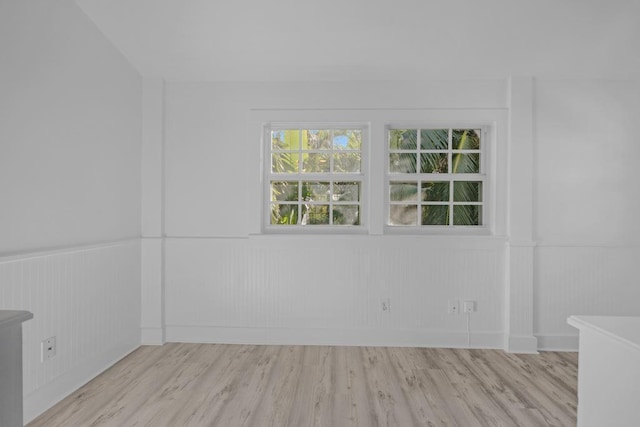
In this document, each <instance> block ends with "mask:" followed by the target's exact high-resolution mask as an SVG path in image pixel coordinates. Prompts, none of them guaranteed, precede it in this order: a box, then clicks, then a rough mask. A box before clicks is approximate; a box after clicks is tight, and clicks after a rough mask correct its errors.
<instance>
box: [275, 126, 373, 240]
mask: <svg viewBox="0 0 640 427" xmlns="http://www.w3.org/2000/svg"><path fill="white" fill-rule="evenodd" d="M364 133H365V132H364V128H362V127H348V128H338V127H329V126H315V125H314V127H286V126H282V127H277V126H273V127H268V128H267V135H268V146H269V148H268V152H269V156H268V159H269V160H268V161H269V166H268V173H267V180H266V181H267V188H266V193H267V197H266V200H268V201H269V202H268V207H267V209H268V212H267V215H266V218H267V220H266V221H265V222H266V226H267V227H268V228H270V229H272V230H273V229H289V230H291V229H296V228H301V227H313V228H315V229H322V228H325V229H326V228H332V227H333V228H340V229H344V228H348V227H352V228H357V227H358V226H361V225H362V223H363V220H362V195H363V179H364V178H363V173H362V169H363V167H362V164H363V161H362V150H363V135H364Z"/></svg>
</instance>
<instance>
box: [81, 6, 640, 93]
mask: <svg viewBox="0 0 640 427" xmlns="http://www.w3.org/2000/svg"><path fill="white" fill-rule="evenodd" d="M77 3H78V4H79V5H80V7H81V8H82V9H83V10H84V11H85V12H86V13H87V15H88V16H89V17H90V18H91V19H92V20H93V21H94V22H95V23H96V25H97V26H98V27H99V28H100V29H101V30H102V31H103V32H104V34H105V35H106V36H107V37H108V38H109V39H110V40H112V42H113V43H114V44H115V45H116V46H117V47H118V48H119V49H120V50H121V51H122V52H123V54H124V55H125V56H126V57H127V58H129V60H130V61H131V62H132V64H133V65H134V66H135V67H136V68H137V69H138V70H139V71H140V72H141V73H142V74H143V75H144V76H148V77H162V78H165V79H167V80H194V81H201V80H204V81H212V80H224V81H240V80H258V81H263V80H269V81H288V80H296V81H298V80H421V79H442V78H458V79H460V78H462V79H466V78H503V77H505V76H508V75H510V74H516V75H518V74H525V75H535V76H547V75H548V76H556V77H569V76H571V77H615V78H629V77H632V78H637V77H639V76H640V54H639V53H638V52H640V1H639V0H584V1H579V0H529V1H527V0H448V1H447V0H271V1H264V0H235V1H234V0H77Z"/></svg>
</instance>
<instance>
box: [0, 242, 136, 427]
mask: <svg viewBox="0 0 640 427" xmlns="http://www.w3.org/2000/svg"><path fill="white" fill-rule="evenodd" d="M0 308H2V309H20V310H28V311H31V312H32V313H33V314H34V318H33V319H32V320H29V321H28V322H25V323H24V324H23V364H24V365H23V370H24V395H25V400H24V420H25V422H29V421H30V420H32V419H33V418H35V417H36V416H37V415H39V414H40V413H42V412H43V411H44V410H46V409H47V408H49V407H50V406H52V405H53V404H55V403H56V402H58V401H59V400H61V399H62V398H64V397H65V396H66V395H68V394H69V393H71V392H72V391H74V390H75V389H77V388H78V387H79V386H80V385H82V384H84V383H86V382H87V381H89V380H91V379H92V378H93V377H95V376H96V375H97V374H99V373H100V372H102V371H103V370H105V369H106V368H107V367H109V366H110V365H112V364H113V363H115V362H116V361H118V360H119V359H121V358H122V357H123V356H125V355H126V354H128V353H129V352H131V351H132V350H134V349H135V348H136V347H138V346H139V345H140V242H139V239H134V240H126V241H120V242H115V243H108V244H100V245H95V246H84V247H77V248H68V249H61V250H55V251H48V252H42V253H34V254H25V255H20V256H10V257H3V258H0ZM52 336H55V337H56V340H57V354H56V356H55V357H54V358H52V359H50V360H48V361H46V362H41V360H40V352H41V350H40V343H41V341H42V340H44V339H46V338H49V337H52Z"/></svg>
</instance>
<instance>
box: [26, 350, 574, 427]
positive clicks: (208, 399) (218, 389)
mask: <svg viewBox="0 0 640 427" xmlns="http://www.w3.org/2000/svg"><path fill="white" fill-rule="evenodd" d="M577 363H578V357H577V353H555V352H544V353H541V354H540V355H516V354H509V353H505V352H503V351H500V350H466V349H434V348H380V347H323V346H252V345H221V344H177V343H173V344H166V345H164V346H162V347H149V346H143V347H140V348H139V349H137V350H136V351H134V352H133V353H131V354H129V355H128V356H127V357H126V358H124V359H123V360H122V361H120V362H118V363H117V364H116V365H114V366H113V367H111V368H110V369H109V370H107V371H105V372H104V373H103V374H102V375H100V376H98V377H96V378H95V379H94V380H93V381H91V382H89V383H88V384H86V385H85V386H84V387H82V388H80V389H79V390H77V391H76V392H74V393H73V394H71V395H70V396H69V397H67V398H66V399H64V400H63V401H62V402H60V403H59V404H57V405H56V406H54V407H53V408H51V409H50V410H48V411H47V412H45V413H44V414H42V415H41V416H40V417H38V418H37V419H36V420H34V421H33V422H31V423H30V424H29V425H28V427H56V426H65V427H67V426H69V427H85V426H87V427H89V426H92V427H93V426H108V427H111V426H113V427H128V426H153V427H156V426H171V427H175V426H179V427H182V426H221V427H232V426H233V427H235V426H258V427H262V426H292V427H301V426H329V427H342V426H364V427H373V426H400V427H407V426H462V427H467V426H575V424H576V405H577V397H576V393H577V392H576V386H577V369H578V367H577Z"/></svg>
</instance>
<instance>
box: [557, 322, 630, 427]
mask: <svg viewBox="0 0 640 427" xmlns="http://www.w3.org/2000/svg"><path fill="white" fill-rule="evenodd" d="M568 323H569V324H570V325H571V326H574V327H576V328H578V329H579V330H580V354H579V356H578V357H579V361H578V426H579V427H590V426H594V427H602V426H616V427H626V426H629V427H635V426H640V420H639V415H638V414H639V412H638V411H639V408H640V317H611V316H571V317H569V319H568Z"/></svg>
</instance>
